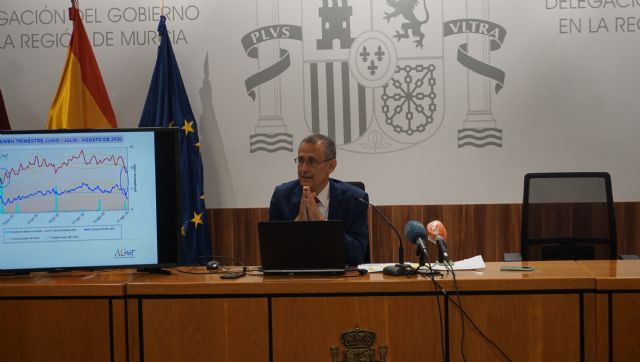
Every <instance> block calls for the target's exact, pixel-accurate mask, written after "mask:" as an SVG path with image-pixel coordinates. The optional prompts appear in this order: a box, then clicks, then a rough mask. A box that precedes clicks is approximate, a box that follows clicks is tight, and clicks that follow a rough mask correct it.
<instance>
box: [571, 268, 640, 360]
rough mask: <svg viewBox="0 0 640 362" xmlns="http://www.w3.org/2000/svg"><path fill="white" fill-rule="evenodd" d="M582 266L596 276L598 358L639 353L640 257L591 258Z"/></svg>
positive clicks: (634, 357)
mask: <svg viewBox="0 0 640 362" xmlns="http://www.w3.org/2000/svg"><path fill="white" fill-rule="evenodd" d="M578 263H579V264H580V265H581V266H583V267H584V268H585V269H586V270H588V271H589V272H590V273H592V274H593V275H594V276H595V278H596V321H597V330H598V332H601V333H598V340H597V356H598V361H634V360H636V361H637V360H638V359H639V358H640V357H639V356H640V343H639V341H640V330H639V329H638V326H640V260H588V261H579V262H578Z"/></svg>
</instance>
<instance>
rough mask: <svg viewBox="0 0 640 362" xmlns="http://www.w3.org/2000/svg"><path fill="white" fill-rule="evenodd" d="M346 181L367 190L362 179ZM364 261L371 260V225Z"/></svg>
mask: <svg viewBox="0 0 640 362" xmlns="http://www.w3.org/2000/svg"><path fill="white" fill-rule="evenodd" d="M345 182H346V183H348V184H349V185H352V186H355V187H357V188H359V189H361V190H362V191H366V190H365V189H364V182H362V181H345ZM364 262H365V263H370V262H371V225H369V243H368V244H367V251H366V254H365V258H364Z"/></svg>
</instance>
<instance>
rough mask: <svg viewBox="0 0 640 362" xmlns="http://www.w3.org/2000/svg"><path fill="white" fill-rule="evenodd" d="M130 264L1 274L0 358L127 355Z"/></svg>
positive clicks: (113, 358) (71, 358) (111, 358)
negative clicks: (117, 267) (88, 269)
mask: <svg viewBox="0 0 640 362" xmlns="http://www.w3.org/2000/svg"><path fill="white" fill-rule="evenodd" d="M135 276H136V274H135V273H133V272H131V271H126V270H120V271H101V272H81V271H74V272H61V273H32V274H30V275H24V276H11V277H9V276H2V277H0V360H2V361H30V362H31V361H47V362H51V361H79V362H84V361H126V358H127V337H126V315H125V284H126V283H127V282H128V281H130V280H131V279H132V278H134V277H135Z"/></svg>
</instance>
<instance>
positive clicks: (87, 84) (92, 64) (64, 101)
mask: <svg viewBox="0 0 640 362" xmlns="http://www.w3.org/2000/svg"><path fill="white" fill-rule="evenodd" d="M69 18H70V19H71V20H72V21H73V32H72V34H71V40H70V41H69V50H68V51H67V59H66V61H65V64H64V70H63V71H62V77H61V79H60V85H59V86H58V92H57V93H56V96H55V98H54V99H53V103H52V104H51V108H49V117H48V121H47V128H50V129H52V128H67V129H78V128H117V127H118V125H117V123H116V116H115V114H114V113H113V108H111V101H110V100H109V95H108V94H107V89H106V87H105V86H104V82H103V81H102V76H101V75H100V68H98V63H97V62H96V58H95V56H94V54H93V49H92V48H91V43H90V41H89V37H88V36H87V32H86V31H85V29H84V25H83V24H82V19H81V18H80V11H79V10H78V2H77V0H72V1H71V7H70V8H69Z"/></svg>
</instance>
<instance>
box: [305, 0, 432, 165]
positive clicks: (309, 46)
mask: <svg viewBox="0 0 640 362" xmlns="http://www.w3.org/2000/svg"><path fill="white" fill-rule="evenodd" d="M405 2H406V1H405ZM409 2H410V3H411V2H412V1H409ZM301 5H302V29H303V31H302V42H303V62H304V63H303V70H304V75H303V83H304V108H305V120H306V123H307V125H308V126H309V129H310V131H311V132H313V133H317V132H319V133H324V134H327V135H328V136H330V137H331V138H333V139H334V140H335V142H336V144H337V145H338V146H339V147H340V148H341V149H343V150H347V151H353V152H360V153H385V152H393V151H397V150H400V149H404V148H407V147H410V146H412V145H415V144H418V143H420V142H423V141H424V140H426V139H428V138H429V137H431V136H432V135H433V134H434V133H435V132H436V131H437V130H438V128H439V127H440V125H441V124H442V120H443V117H444V66H443V64H444V62H443V35H442V2H441V0H431V1H429V9H430V10H431V12H426V15H425V16H426V20H423V21H418V20H417V18H416V16H415V14H414V13H413V8H415V5H413V6H411V8H410V9H409V10H410V11H409V12H410V13H411V14H413V15H409V12H407V11H406V7H407V4H405V3H404V2H402V1H398V2H393V1H390V2H389V3H388V4H385V3H383V2H380V1H373V0H322V1H317V2H311V1H303V0H301ZM423 5H424V7H425V11H426V10H427V5H426V3H425V2H423ZM390 10H393V11H390ZM399 15H402V16H403V17H404V18H405V19H406V20H408V21H409V23H405V24H403V25H401V29H402V31H403V32H402V33H401V32H399V31H397V29H396V28H394V26H395V24H393V22H391V23H390V20H391V19H393V18H395V17H396V16H399ZM412 16H413V17H412ZM413 20H415V21H416V22H417V23H415V24H414V23H412V21H413ZM427 21H428V22H427ZM438 21H439V22H438ZM423 27H424V30H423ZM394 32H396V35H395V38H396V39H397V40H398V41H394V40H393V39H392V38H391V36H390V35H391V34H394ZM410 33H411V34H412V36H414V37H416V40H415V41H414V42H413V43H410V42H401V41H400V40H401V39H405V38H408V37H409V34H410ZM425 34H429V36H426V35H425ZM405 35H406V36H405ZM422 48H424V49H422Z"/></svg>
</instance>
